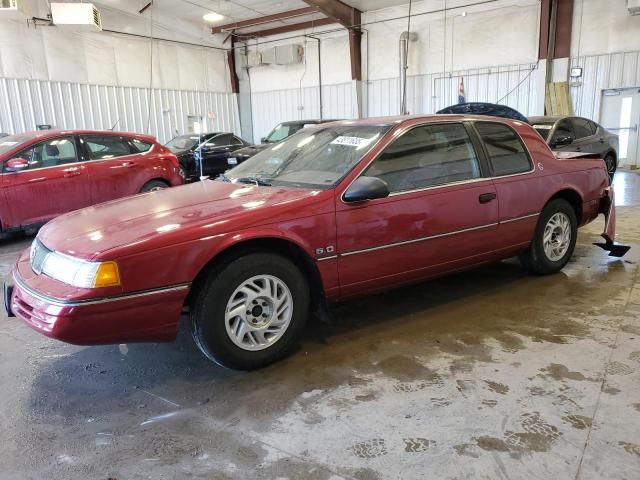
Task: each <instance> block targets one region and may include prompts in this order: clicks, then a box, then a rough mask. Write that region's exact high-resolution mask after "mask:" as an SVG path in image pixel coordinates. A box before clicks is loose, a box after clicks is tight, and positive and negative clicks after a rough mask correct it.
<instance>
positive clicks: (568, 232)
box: [520, 198, 578, 275]
mask: <svg viewBox="0 0 640 480" xmlns="http://www.w3.org/2000/svg"><path fill="white" fill-rule="evenodd" d="M577 235H578V221H577V218H576V213H575V210H574V209H573V207H572V206H571V204H570V203H569V202H567V201H566V200H564V199H562V198H557V199H555V200H551V201H550V202H549V203H547V205H546V206H545V207H544V209H543V210H542V212H541V213H540V216H539V217H538V224H537V225H536V229H535V232H534V235H533V239H532V241H531V245H530V246H529V248H528V249H527V250H526V251H525V252H524V253H522V254H521V255H520V261H521V262H522V264H523V265H524V267H525V268H526V269H527V270H529V271H530V272H532V273H535V274H537V275H548V274H550V273H555V272H558V271H559V270H561V269H562V268H563V267H564V266H565V265H566V264H567V262H568V261H569V259H570V258H571V255H573V250H574V249H575V246H576V239H577Z"/></svg>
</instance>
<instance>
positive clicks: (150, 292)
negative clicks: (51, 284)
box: [13, 272, 191, 307]
mask: <svg viewBox="0 0 640 480" xmlns="http://www.w3.org/2000/svg"><path fill="white" fill-rule="evenodd" d="M13 280H14V282H15V283H16V285H17V286H18V287H20V288H21V289H22V290H25V291H26V292H27V293H28V294H29V295H31V296H32V297H35V298H37V299H38V300H40V301H42V302H46V303H49V304H51V305H55V306H57V307H83V306H86V305H99V304H102V303H110V302H118V301H120V300H130V299H132V298H140V297H148V296H151V295H156V294H158V293H168V292H177V291H180V290H185V289H188V288H189V287H190V286H191V284H190V283H183V284H180V285H173V286H171V287H162V288H155V289H151V290H144V291H139V292H135V293H127V294H124V295H118V296H115V297H104V298H97V299H95V300H78V301H75V302H74V301H67V300H61V299H59V298H54V297H49V296H48V295H43V294H42V293H39V292H36V291H35V290H33V289H31V288H29V287H27V286H26V285H25V284H24V282H23V281H22V279H21V278H20V277H19V276H18V274H17V273H16V272H14V273H13Z"/></svg>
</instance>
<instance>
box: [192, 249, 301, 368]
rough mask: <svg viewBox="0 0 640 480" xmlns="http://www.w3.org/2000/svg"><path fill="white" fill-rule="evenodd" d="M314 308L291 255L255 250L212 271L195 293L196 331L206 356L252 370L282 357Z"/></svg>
mask: <svg viewBox="0 0 640 480" xmlns="http://www.w3.org/2000/svg"><path fill="white" fill-rule="evenodd" d="M308 311H309V290H308V284H307V281H306V279H305V277H304V275H303V274H302V273H301V272H300V270H299V269H298V268H297V267H296V266H295V265H294V264H293V263H292V262H291V261H289V260H288V259H286V258H284V257H282V256H280V255H276V254H272V253H253V254H249V255H245V256H242V257H240V258H237V259H236V260H233V261H232V262H230V263H228V264H227V265H226V266H225V267H224V268H222V269H220V270H217V271H215V272H213V273H212V274H211V277H210V278H209V279H208V280H207V281H206V283H205V284H204V286H203V287H202V288H201V290H200V291H199V292H198V293H197V295H196V297H195V301H194V304H193V306H192V310H191V331H192V334H193V338H194V340H195V342H196V345H197V346H198V348H200V350H201V351H202V353H204V355H205V356H207V358H209V359H210V360H213V361H214V362H216V363H218V364H219V365H222V366H224V367H228V368H233V369H237V370H251V369H255V368H260V367H263V366H266V365H268V364H270V363H272V362H274V361H276V360H278V359H279V358H281V357H283V356H284V355H285V354H286V353H287V352H288V351H289V350H290V349H291V348H292V347H293V346H294V345H295V344H296V342H297V340H298V338H299V335H300V332H301V330H302V328H303V326H304V324H305V322H306V318H307V315H308Z"/></svg>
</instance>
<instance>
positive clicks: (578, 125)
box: [570, 118, 594, 140]
mask: <svg viewBox="0 0 640 480" xmlns="http://www.w3.org/2000/svg"><path fill="white" fill-rule="evenodd" d="M570 121H571V125H572V126H573V133H574V135H575V138H576V140H579V139H581V138H585V137H590V136H591V135H593V133H594V132H593V131H592V129H591V125H589V124H590V123H591V122H590V121H589V120H587V119H585V118H572V119H571V120H570Z"/></svg>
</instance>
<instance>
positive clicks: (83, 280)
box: [31, 239, 120, 288]
mask: <svg viewBox="0 0 640 480" xmlns="http://www.w3.org/2000/svg"><path fill="white" fill-rule="evenodd" d="M31 268H32V269H33V271H34V272H36V273H38V274H39V273H41V272H42V273H44V274H45V275H47V276H48V277H51V278H53V279H55V280H58V281H60V282H63V283H66V284H68V285H73V286H74V287H80V288H99V287H114V286H118V285H120V273H119V271H118V264H117V263H116V262H88V261H86V260H80V259H78V258H74V257H70V256H69V255H64V254H62V253H58V252H54V251H51V250H48V249H47V248H46V247H44V245H42V243H40V242H39V241H38V240H37V239H36V240H34V242H33V244H32V245H31Z"/></svg>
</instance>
